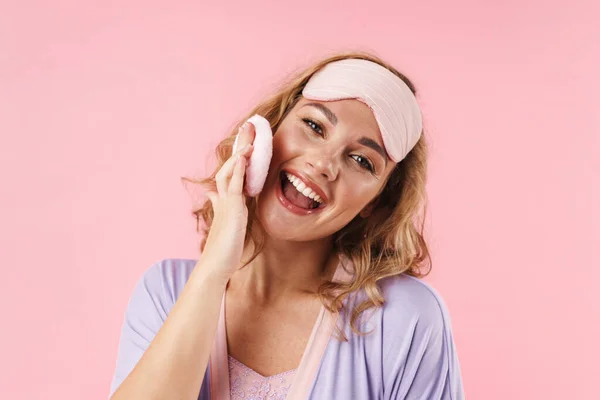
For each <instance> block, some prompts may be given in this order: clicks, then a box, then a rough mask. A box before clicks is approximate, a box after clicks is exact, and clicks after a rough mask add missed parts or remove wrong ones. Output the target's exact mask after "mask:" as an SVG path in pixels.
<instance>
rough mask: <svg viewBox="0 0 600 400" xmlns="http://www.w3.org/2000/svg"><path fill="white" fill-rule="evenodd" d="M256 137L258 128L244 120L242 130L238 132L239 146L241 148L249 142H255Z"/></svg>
mask: <svg viewBox="0 0 600 400" xmlns="http://www.w3.org/2000/svg"><path fill="white" fill-rule="evenodd" d="M255 137H256V130H255V129H254V125H253V124H252V123H251V122H248V121H246V122H244V124H243V125H242V126H241V127H240V130H239V132H238V143H237V148H238V149H241V148H243V147H244V146H245V145H247V144H249V143H254V138H255Z"/></svg>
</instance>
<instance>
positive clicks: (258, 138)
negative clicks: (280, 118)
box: [232, 114, 273, 197]
mask: <svg viewBox="0 0 600 400" xmlns="http://www.w3.org/2000/svg"><path fill="white" fill-rule="evenodd" d="M248 122H250V123H251V124H252V125H254V130H255V132H256V135H255V137H254V142H253V145H254V150H252V155H251V156H250V160H249V161H248V165H247V166H246V185H245V188H246V193H247V194H248V196H250V197H255V196H256V195H257V194H259V193H260V192H261V190H262V189H263V186H264V184H265V181H266V179H267V173H268V172H269V165H270V164H271V157H272V156H273V132H272V130H271V124H270V123H269V121H267V120H266V119H265V118H264V117H261V116H260V115H258V114H255V115H253V116H252V117H250V118H249V119H248ZM238 138H239V135H237V136H236V137H235V142H233V151H232V154H233V153H235V152H236V150H237V143H238Z"/></svg>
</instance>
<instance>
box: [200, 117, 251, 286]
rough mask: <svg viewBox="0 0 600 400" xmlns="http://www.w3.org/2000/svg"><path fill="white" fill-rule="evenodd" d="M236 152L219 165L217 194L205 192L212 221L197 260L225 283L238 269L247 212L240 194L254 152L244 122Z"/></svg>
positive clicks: (249, 129)
mask: <svg viewBox="0 0 600 400" xmlns="http://www.w3.org/2000/svg"><path fill="white" fill-rule="evenodd" d="M238 133H239V138H238V147H237V148H238V149H239V150H238V151H237V152H236V153H235V154H232V155H231V157H230V158H229V159H228V160H227V161H226V162H225V163H224V164H223V166H222V167H221V169H220V170H219V172H217V175H216V176H215V180H216V183H217V191H216V192H215V191H211V190H209V191H207V196H208V198H209V200H210V202H211V203H212V206H213V210H214V218H213V222H212V225H211V227H210V232H209V234H208V237H207V239H206V244H205V246H204V251H203V252H202V255H201V257H200V260H199V262H200V261H201V262H202V263H203V264H205V266H204V267H203V268H209V269H211V270H210V271H206V272H207V273H210V274H215V275H217V276H219V277H221V278H223V279H225V280H226V281H227V280H229V278H231V276H232V275H233V274H234V273H235V272H236V271H237V270H238V269H239V267H240V260H241V258H242V252H243V249H244V239H245V237H246V227H247V225H248V208H247V207H246V195H245V194H244V178H245V176H246V165H247V163H248V160H249V159H250V156H251V154H252V151H253V149H254V147H253V145H252V143H253V142H254V138H255V131H254V126H253V125H252V124H251V123H249V122H246V123H245V124H244V125H242V127H240V129H239V131H238Z"/></svg>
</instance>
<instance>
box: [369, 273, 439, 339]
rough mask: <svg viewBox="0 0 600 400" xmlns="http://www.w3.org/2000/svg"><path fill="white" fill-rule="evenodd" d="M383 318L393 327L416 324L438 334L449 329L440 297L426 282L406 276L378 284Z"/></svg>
mask: <svg viewBox="0 0 600 400" xmlns="http://www.w3.org/2000/svg"><path fill="white" fill-rule="evenodd" d="M380 287H381V290H382V292H383V297H384V299H385V302H384V305H383V310H382V311H383V318H384V319H385V320H386V321H389V323H390V324H392V325H397V324H408V325H411V326H414V325H416V324H418V325H420V326H421V327H427V328H428V330H433V331H437V332H441V331H443V330H445V329H449V327H450V318H449V314H448V309H447V307H446V304H445V302H444V299H443V298H442V296H441V295H440V294H439V293H438V292H437V291H436V290H435V289H434V288H433V287H432V286H431V285H430V284H428V283H426V282H424V281H423V280H421V279H417V278H414V277H412V276H409V275H405V274H402V275H399V276H394V277H390V278H385V279H383V280H382V281H381V283H380Z"/></svg>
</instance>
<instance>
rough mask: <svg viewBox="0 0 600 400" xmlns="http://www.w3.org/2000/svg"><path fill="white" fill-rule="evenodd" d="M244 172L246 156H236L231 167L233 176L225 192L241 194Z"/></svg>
mask: <svg viewBox="0 0 600 400" xmlns="http://www.w3.org/2000/svg"><path fill="white" fill-rule="evenodd" d="M245 172H246V157H244V156H238V157H237V161H236V162H235V167H234V169H233V176H232V177H231V181H230V182H229V190H228V193H227V194H230V195H237V194H242V192H243V190H244V175H245Z"/></svg>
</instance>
